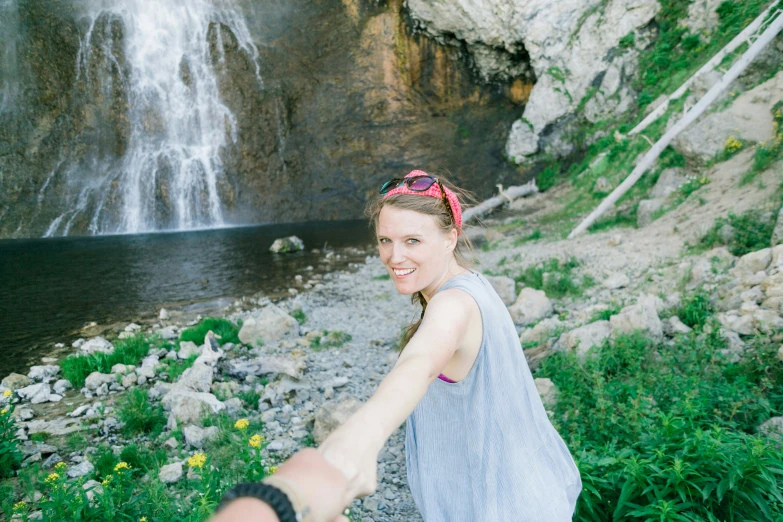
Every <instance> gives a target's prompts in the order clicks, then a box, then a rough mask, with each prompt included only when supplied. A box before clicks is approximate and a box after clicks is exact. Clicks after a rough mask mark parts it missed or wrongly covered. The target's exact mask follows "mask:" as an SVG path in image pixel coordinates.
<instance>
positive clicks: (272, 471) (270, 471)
mask: <svg viewBox="0 0 783 522" xmlns="http://www.w3.org/2000/svg"><path fill="white" fill-rule="evenodd" d="M277 469H278V468H277V466H269V474H270V475H274V474H275V473H277Z"/></svg>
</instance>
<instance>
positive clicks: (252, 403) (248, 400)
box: [236, 379, 268, 409]
mask: <svg viewBox="0 0 783 522" xmlns="http://www.w3.org/2000/svg"><path fill="white" fill-rule="evenodd" d="M265 380H267V379H265ZM261 384H263V385H264V386H266V385H267V384H268V380H267V382H262V383H261ZM236 396H237V397H238V398H239V399H241V400H242V402H244V403H245V406H247V407H248V408H252V409H256V408H258V400H259V399H260V398H261V394H260V393H258V392H257V391H255V390H249V391H245V392H239V393H237V395H236Z"/></svg>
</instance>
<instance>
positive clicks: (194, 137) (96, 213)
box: [0, 0, 263, 237]
mask: <svg viewBox="0 0 783 522" xmlns="http://www.w3.org/2000/svg"><path fill="white" fill-rule="evenodd" d="M0 1H3V0H0ZM5 1H8V0H5ZM86 5H87V14H88V17H89V26H87V25H86V24H85V27H88V28H87V30H86V33H85V34H84V37H83V39H82V41H81V44H80V50H79V54H78V60H77V64H76V67H77V74H76V82H75V85H74V96H75V97H76V98H79V97H80V98H82V99H87V100H89V103H88V104H86V107H87V109H85V113H86V115H85V119H86V121H87V122H88V125H87V128H88V129H92V130H93V132H92V134H91V136H90V138H89V139H84V140H83V141H86V142H88V143H87V145H85V148H86V149H87V151H86V153H83V154H81V155H80V156H79V157H78V159H75V160H72V161H66V162H63V163H62V164H61V165H60V166H59V167H58V168H57V169H55V171H53V172H52V174H51V175H50V178H49V179H51V178H56V177H60V178H61V182H62V183H63V184H64V185H65V186H66V190H65V192H66V194H67V195H66V198H67V200H68V209H67V210H66V211H65V212H64V213H62V214H61V215H60V216H58V217H57V218H56V219H54V220H53V221H52V223H51V224H50V226H49V228H48V230H47V231H46V233H45V237H49V236H58V235H68V234H69V232H70V231H71V229H72V227H73V226H74V224H75V223H81V225H80V228H85V226H86V230H87V231H88V232H89V233H91V234H107V233H139V232H146V231H155V230H188V229H197V228H210V227H219V226H223V225H225V223H224V217H223V211H222V209H221V196H220V192H221V188H220V187H221V182H224V180H223V178H224V171H223V161H222V159H221V154H222V152H223V150H224V149H225V147H226V146H227V144H228V143H229V141H232V142H235V141H236V140H237V121H236V117H235V115H234V114H232V112H231V111H230V110H229V109H228V108H227V107H226V105H225V104H224V103H223V102H222V101H221V98H220V91H219V74H220V71H221V65H222V64H223V63H224V62H225V60H226V49H225V46H224V42H225V40H226V38H227V37H228V36H231V37H233V40H235V41H236V44H237V45H238V47H239V48H240V49H241V50H243V51H244V52H245V53H247V55H248V56H250V57H251V58H252V61H253V63H254V64H255V75H256V77H257V80H258V82H259V85H260V86H261V87H263V82H262V79H261V75H260V72H259V65H258V50H257V48H256V46H255V45H254V43H253V41H252V38H251V37H250V33H249V30H248V28H247V25H246V23H245V20H244V18H243V17H242V14H241V12H240V10H239V8H238V7H237V6H236V5H235V4H234V2H233V1H232V0H182V1H179V2H169V1H165V2H162V1H160V0H104V1H99V0H90V2H88V3H87V4H86ZM226 31H230V32H231V33H232V34H231V35H227V34H224V32H226ZM95 129H108V130H106V131H97V132H96V131H95ZM51 185H54V183H52V184H51ZM47 186H50V183H49V180H47V183H46V185H45V186H44V187H43V189H42V190H41V193H40V195H39V201H42V200H43V199H44V197H45V191H46V190H47Z"/></svg>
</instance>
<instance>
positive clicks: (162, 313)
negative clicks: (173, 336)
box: [158, 308, 169, 321]
mask: <svg viewBox="0 0 783 522" xmlns="http://www.w3.org/2000/svg"><path fill="white" fill-rule="evenodd" d="M158 319H160V320H161V321H168V320H169V312H168V310H166V309H165V308H161V309H160V312H159V313H158Z"/></svg>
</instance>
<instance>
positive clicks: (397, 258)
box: [389, 243, 405, 263]
mask: <svg viewBox="0 0 783 522" xmlns="http://www.w3.org/2000/svg"><path fill="white" fill-rule="evenodd" d="M391 251H392V252H391V257H390V258H389V261H390V262H392V263H399V262H401V261H404V260H405V246H404V245H401V244H399V243H393V244H392V247H391Z"/></svg>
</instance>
